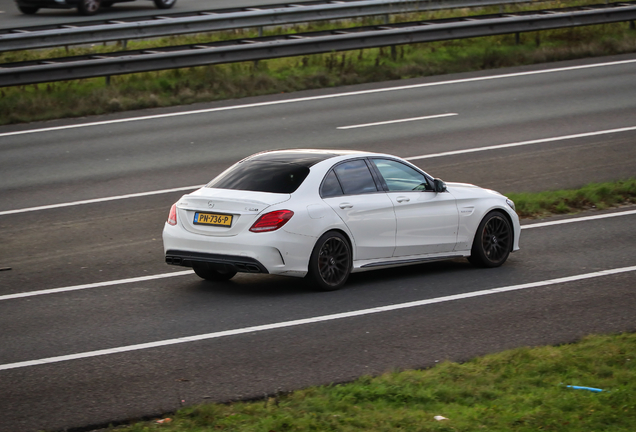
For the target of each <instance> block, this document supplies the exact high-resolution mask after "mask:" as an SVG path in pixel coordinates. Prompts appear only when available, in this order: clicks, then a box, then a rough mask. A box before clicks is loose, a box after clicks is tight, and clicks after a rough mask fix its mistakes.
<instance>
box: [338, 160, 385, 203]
mask: <svg viewBox="0 0 636 432" xmlns="http://www.w3.org/2000/svg"><path fill="white" fill-rule="evenodd" d="M334 171H335V172H336V175H337V176H338V180H340V184H341V185H342V190H343V192H344V194H345V195H358V194H365V193H371V192H377V191H378V189H377V187H376V186H375V181H374V180H373V176H371V171H369V167H368V166H367V164H366V162H365V161H363V160H361V159H359V160H353V161H349V162H345V163H341V164H340V165H338V166H336V167H335V168H334Z"/></svg>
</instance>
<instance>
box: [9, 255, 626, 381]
mask: <svg viewBox="0 0 636 432" xmlns="http://www.w3.org/2000/svg"><path fill="white" fill-rule="evenodd" d="M633 271H636V266H631V267H621V268H615V269H609V270H601V271H598V272H593V273H585V274H580V275H574V276H567V277H562V278H557V279H549V280H544V281H538V282H530V283H526V284H520V285H511V286H505V287H500V288H491V289H486V290H482V291H475V292H469V293H463V294H456V295H450V296H444V297H437V298H432V299H426V300H418V301H412V302H407V303H398V304H393V305H387V306H379V307H375V308H370V309H361V310H356V311H350V312H343V313H337V314H331V315H322V316H316V317H312V318H304V319H298V320H293V321H283V322H278V323H272V324H265V325H258V326H252V327H245V328H239V329H233V330H225V331H220V332H214V333H205V334H199V335H193V336H186V337H181V338H175V339H166V340H161V341H155V342H147V343H142V344H135V345H127V346H122V347H117V348H109V349H102V350H96V351H87V352H82V353H76V354H69V355H62V356H56V357H48V358H43V359H37V360H29V361H22V362H16V363H7V364H3V365H0V371H1V370H9V369H18V368H24V367H29V366H37V365H44V364H50V363H58V362H64V361H70V360H78V359H83V358H90V357H99V356H105V355H109V354H116V353H122V352H130V351H139V350H145V349H150V348H158V347H164V346H169V345H176V344H182V343H188V342H197V341H202V340H209V339H218V338H221V337H226V336H237V335H241V334H245V333H256V332H261V331H267V330H274V329H281V328H289V327H297V326H301V325H305V324H315V323H320V322H326V321H334V320H338V319H343V318H352V317H359V316H363V315H370V314H375V313H381V312H389V311H395V310H400V309H408V308H413V307H419V306H426V305H430V304H436V303H445V302H450V301H455V300H463V299H468V298H474V297H481V296H486V295H491V294H501V293H504V292H510V291H518V290H524V289H530V288H538V287H545V286H550V285H556V284H562V283H568V282H574V281H580V280H585V279H592V278H597V277H604V276H610V275H616V274H620V273H628V272H633Z"/></svg>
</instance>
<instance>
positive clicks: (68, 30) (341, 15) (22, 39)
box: [0, 0, 531, 52]
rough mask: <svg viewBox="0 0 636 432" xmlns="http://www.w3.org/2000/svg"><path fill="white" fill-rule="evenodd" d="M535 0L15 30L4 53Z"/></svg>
mask: <svg viewBox="0 0 636 432" xmlns="http://www.w3.org/2000/svg"><path fill="white" fill-rule="evenodd" d="M528 1H531V0H440V1H437V0H338V1H333V0H329V1H320V2H310V3H297V4H279V5H270V6H268V7H259V8H242V9H236V8H234V9H222V10H214V11H204V12H197V13H192V14H188V15H185V14H174V15H161V16H153V17H144V18H132V19H129V20H125V19H123V20H109V21H100V22H94V21H92V22H91V21H89V22H83V23H74V24H72V25H62V26H40V27H26V28H18V29H11V30H9V31H7V32H5V33H4V34H1V33H0V52H3V51H16V50H24V49H35V48H47V47H54V46H63V45H75V44H86V43H97V42H107V41H120V40H128V39H139V38H150V37H159V36H171V35H178V34H187V33H202V32H210V31H219V30H229V29H238V28H247V27H264V26H276V25H287V24H295V23H301V22H309V21H318V20H335V19H347V18H356V17H363V16H373V15H387V14H397V13H411V12H419V11H430V10H442V9H452V8H467V7H478V6H492V5H501V4H511V3H527V2H528Z"/></svg>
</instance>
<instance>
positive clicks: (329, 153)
mask: <svg viewBox="0 0 636 432" xmlns="http://www.w3.org/2000/svg"><path fill="white" fill-rule="evenodd" d="M364 154H368V153H365V152H360V151H356V150H322V149H290V150H268V151H265V152H261V153H256V154H254V155H252V156H248V157H247V158H245V159H243V160H242V161H241V162H239V163H242V162H247V161H249V162H281V163H291V164H296V165H301V166H305V167H308V168H309V167H311V166H313V165H315V164H317V163H318V162H322V161H324V160H327V159H331V158H334V157H338V156H345V155H364Z"/></svg>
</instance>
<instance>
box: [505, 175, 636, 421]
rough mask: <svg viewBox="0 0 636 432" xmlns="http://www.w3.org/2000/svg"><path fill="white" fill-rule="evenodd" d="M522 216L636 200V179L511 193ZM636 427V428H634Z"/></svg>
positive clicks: (575, 210)
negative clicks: (577, 187)
mask: <svg viewBox="0 0 636 432" xmlns="http://www.w3.org/2000/svg"><path fill="white" fill-rule="evenodd" d="M506 196H508V197H509V198H510V199H511V200H513V201H514V202H515V206H516V207H517V214H518V215H519V217H522V218H534V217H542V216H549V215H552V214H568V213H576V212H580V211H584V210H593V209H598V210H603V209H606V208H610V207H618V206H621V205H629V204H635V203H636V179H634V178H632V179H629V180H623V181H616V182H606V183H590V184H588V185H586V186H584V187H582V188H580V189H568V190H558V191H546V192H538V193H508V194H506ZM635 430H636V429H635Z"/></svg>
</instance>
